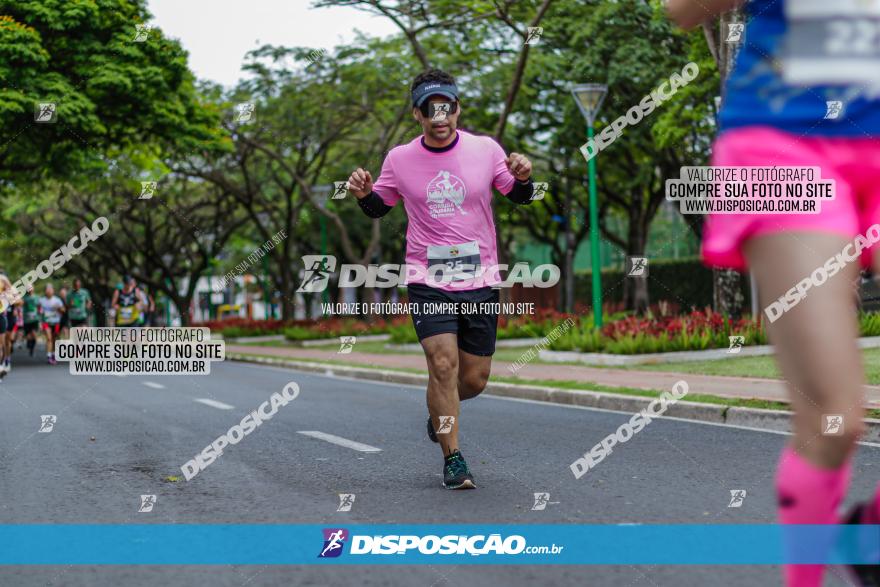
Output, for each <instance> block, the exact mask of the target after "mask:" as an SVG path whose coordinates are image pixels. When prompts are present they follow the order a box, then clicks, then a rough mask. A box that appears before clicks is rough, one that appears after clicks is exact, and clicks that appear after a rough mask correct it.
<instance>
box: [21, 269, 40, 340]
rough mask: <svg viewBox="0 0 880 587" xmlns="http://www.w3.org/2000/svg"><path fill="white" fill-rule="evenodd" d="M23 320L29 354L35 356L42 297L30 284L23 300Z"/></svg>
mask: <svg viewBox="0 0 880 587" xmlns="http://www.w3.org/2000/svg"><path fill="white" fill-rule="evenodd" d="M21 302H22V306H21V320H22V329H23V331H24V337H25V340H26V344H27V348H28V355H30V356H31V357H33V356H34V348H35V347H36V346H37V332H39V330H40V298H38V297H37V296H35V295H34V286H32V285H30V286H28V290H27V294H25V296H24V297H23V298H22V300H21Z"/></svg>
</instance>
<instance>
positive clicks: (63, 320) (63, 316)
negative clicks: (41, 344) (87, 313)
mask: <svg viewBox="0 0 880 587" xmlns="http://www.w3.org/2000/svg"><path fill="white" fill-rule="evenodd" d="M67 322H68V320H67V312H64V313H63V314H61V320H60V321H59V322H58V324H59V325H60V326H59V328H67Z"/></svg>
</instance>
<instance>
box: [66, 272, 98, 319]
mask: <svg viewBox="0 0 880 587" xmlns="http://www.w3.org/2000/svg"><path fill="white" fill-rule="evenodd" d="M65 301H66V302H67V315H68V316H69V317H70V327H71V328H77V327H80V326H88V325H89V314H90V313H91V311H92V295H91V294H90V293H89V290H87V289H84V288H83V286H82V280H81V279H80V278H78V277H77V278H76V279H74V280H73V289H71V290H70V293H69V294H67V298H66V300H65Z"/></svg>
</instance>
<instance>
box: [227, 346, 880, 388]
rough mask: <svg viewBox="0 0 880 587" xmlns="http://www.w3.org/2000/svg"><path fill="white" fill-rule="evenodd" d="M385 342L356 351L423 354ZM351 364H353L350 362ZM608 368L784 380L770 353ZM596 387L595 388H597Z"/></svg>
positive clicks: (872, 364)
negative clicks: (389, 348) (388, 344)
mask: <svg viewBox="0 0 880 587" xmlns="http://www.w3.org/2000/svg"><path fill="white" fill-rule="evenodd" d="M385 344H386V343H385V342H384V341H370V342H367V341H364V342H358V343H357V344H356V345H355V350H356V351H358V352H362V353H375V354H379V355H420V354H422V353H421V351H391V350H387V349H386V348H385ZM243 346H272V347H289V348H295V347H294V346H293V345H291V344H290V343H288V342H284V341H272V342H253V343H247V344H244V345H243ZM305 348H310V349H321V350H326V351H331V350H337V349H338V348H339V343H338V342H336V341H333V342H330V343H328V344H326V345H321V346H316V347H305ZM526 350H528V348H527V347H526V348H515V349H505V348H499V349H497V350H496V351H495V355H494V357H495V359H496V360H498V361H508V362H511V363H512V362H514V361H516V360H517V359H519V357H520V356H522V354H523V353H524V352H526ZM532 362H534V363H542V364H545V365H581V366H583V365H584V364H583V363H576V362H565V363H549V362H546V361H541V360H538V359H535V360H534V361H532ZM349 364H350V363H349ZM862 364H863V365H864V366H865V372H866V377H867V381H868V383H869V384H870V385H880V349H866V350H864V351H862ZM602 368H607V369H634V370H638V371H665V372H672V373H694V374H697V375H720V376H728V377H758V378H762V379H782V375H781V374H780V373H779V370H778V369H777V368H776V361H775V359H774V358H773V357H772V356H770V355H768V356H763V357H732V358H729V359H718V360H715V361H683V362H680V363H663V364H657V365H634V366H631V367H602ZM594 389H595V388H594Z"/></svg>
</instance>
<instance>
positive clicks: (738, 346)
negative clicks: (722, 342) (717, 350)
mask: <svg viewBox="0 0 880 587" xmlns="http://www.w3.org/2000/svg"><path fill="white" fill-rule="evenodd" d="M727 338H728V339H729V340H730V347H728V349H727V352H728V354H731V355H736V354H738V353H739V352H740V351H741V350H742V348H743V345H744V344H745V343H746V337H744V336H728V337H727Z"/></svg>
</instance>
